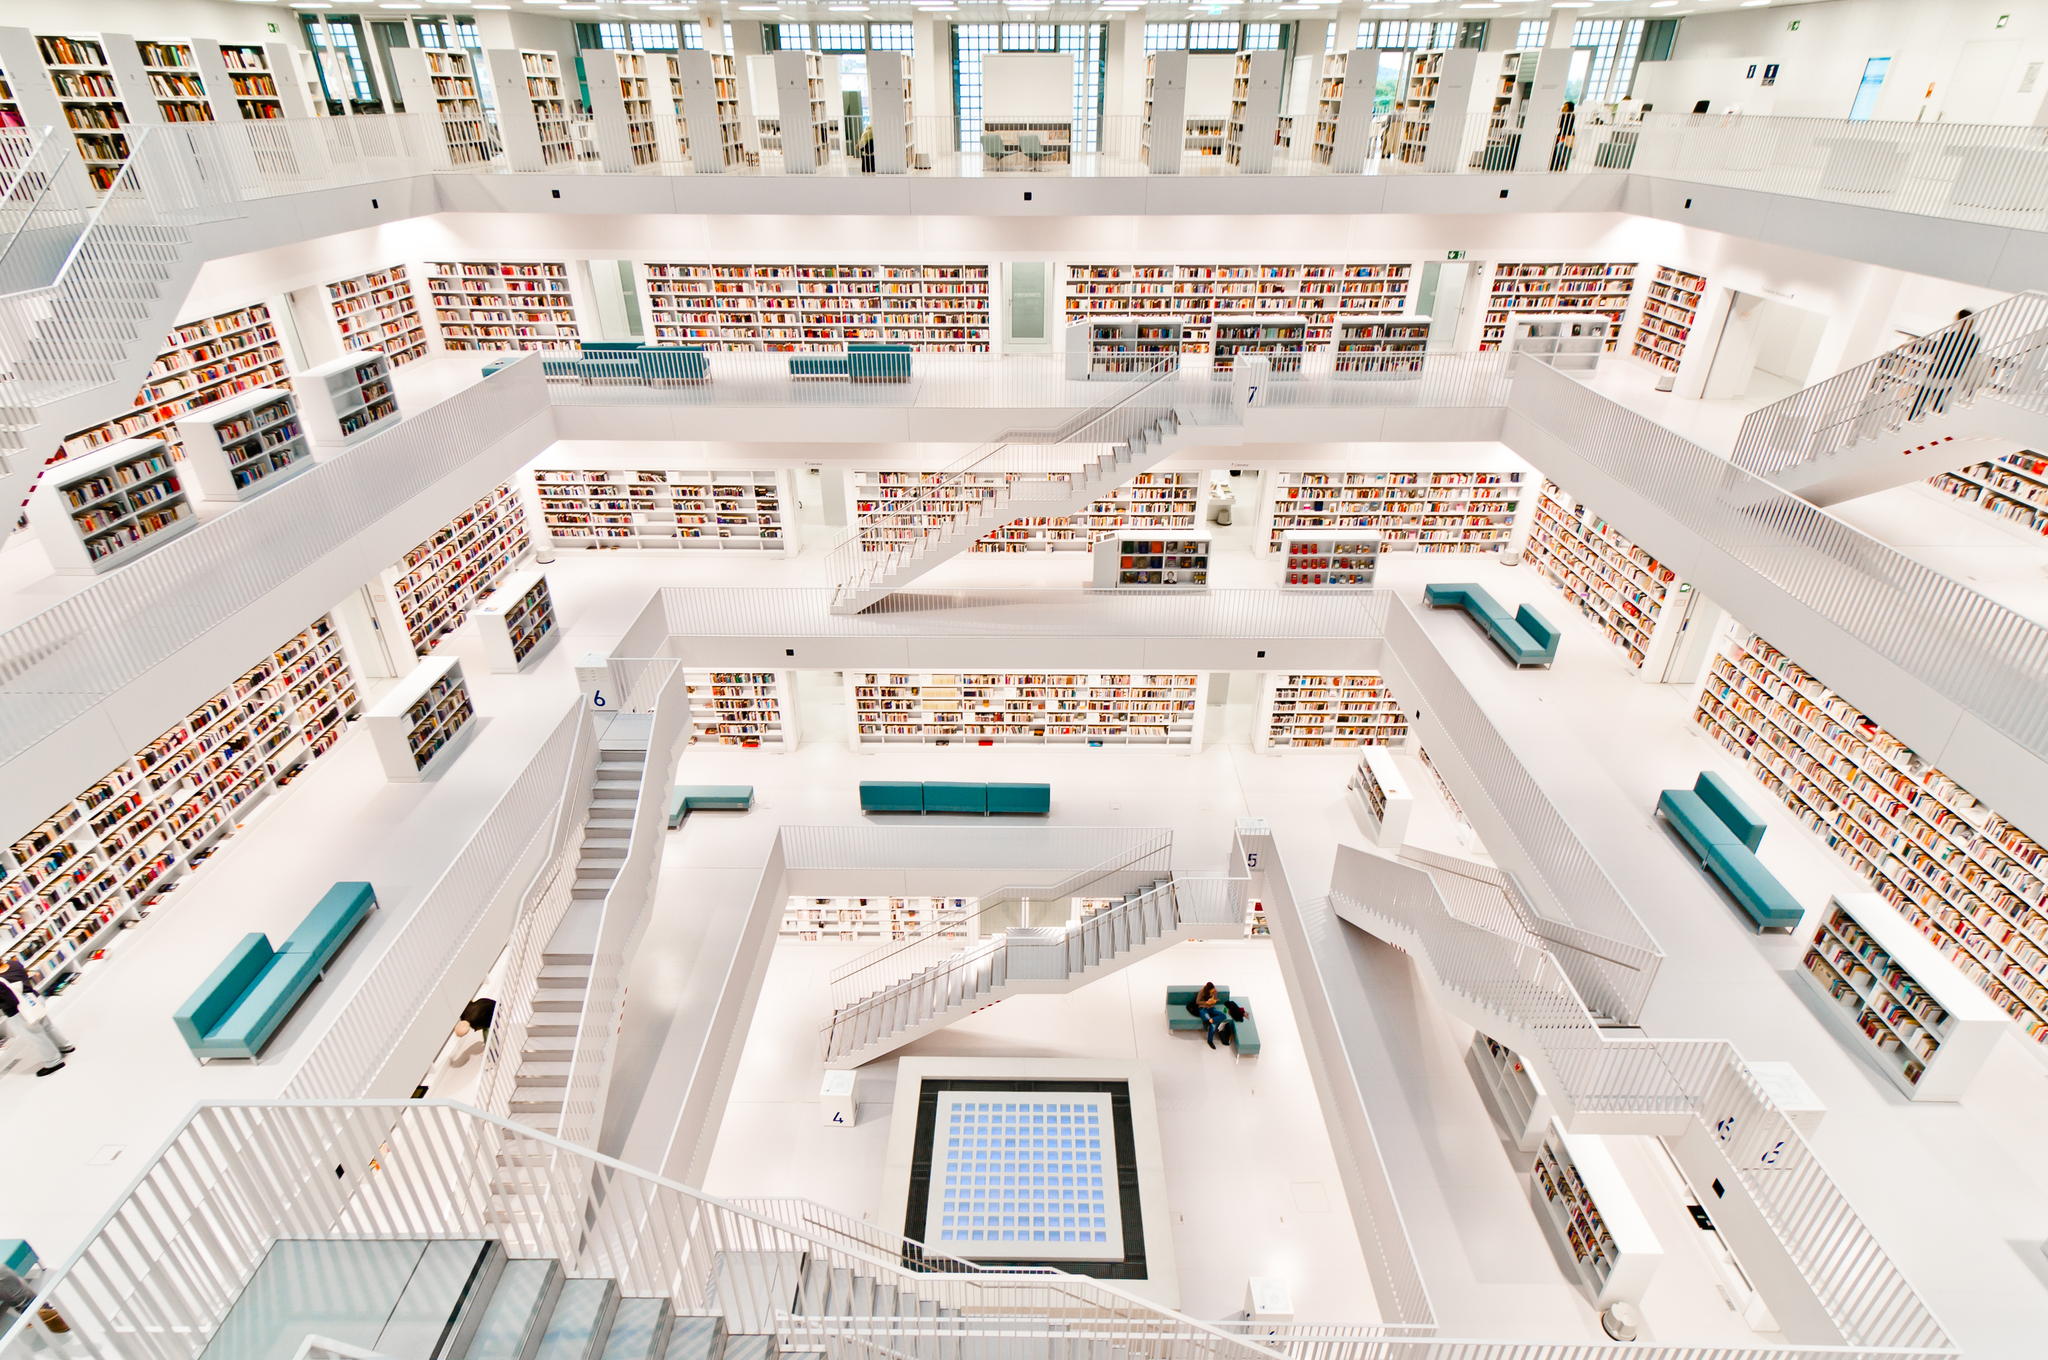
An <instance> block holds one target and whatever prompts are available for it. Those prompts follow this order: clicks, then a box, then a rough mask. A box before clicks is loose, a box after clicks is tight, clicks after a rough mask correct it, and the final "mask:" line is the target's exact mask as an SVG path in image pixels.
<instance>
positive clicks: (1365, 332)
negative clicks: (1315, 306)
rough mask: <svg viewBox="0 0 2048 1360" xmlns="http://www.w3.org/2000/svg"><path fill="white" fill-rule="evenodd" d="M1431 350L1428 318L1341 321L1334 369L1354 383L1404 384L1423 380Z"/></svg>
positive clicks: (1332, 365)
mask: <svg viewBox="0 0 2048 1360" xmlns="http://www.w3.org/2000/svg"><path fill="white" fill-rule="evenodd" d="M1428 349H1429V318H1428V317H1426V316H1410V317H1405V318H1403V319H1402V320H1399V321H1384V320H1377V319H1370V318H1365V317H1355V316H1346V317H1339V318H1338V319H1337V338H1336V342H1335V344H1334V346H1333V349H1332V358H1331V369H1332V371H1333V372H1335V373H1336V375H1337V376H1338V377H1340V378H1348V379H1350V380H1352V381H1354V382H1358V381H1377V382H1404V381H1407V380H1409V379H1414V378H1420V377H1421V376H1422V368H1423V364H1424V362H1425V360H1426V359H1427V357H1428Z"/></svg>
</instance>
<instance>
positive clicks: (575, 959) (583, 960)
mask: <svg viewBox="0 0 2048 1360" xmlns="http://www.w3.org/2000/svg"><path fill="white" fill-rule="evenodd" d="M540 961H541V962H542V963H543V964H545V965H547V966H549V967H553V966H554V965H555V964H571V963H574V964H580V965H582V966H583V967H584V968H586V969H587V968H589V967H590V965H591V963H592V962H593V956H591V955H589V954H576V953H564V952H562V951H559V950H554V949H550V950H547V951H545V952H544V953H542V954H541V956H540Z"/></svg>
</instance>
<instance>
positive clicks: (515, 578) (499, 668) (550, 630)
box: [476, 571, 560, 675]
mask: <svg viewBox="0 0 2048 1360" xmlns="http://www.w3.org/2000/svg"><path fill="white" fill-rule="evenodd" d="M558 622H559V620H558V619H557V618H556V617H555V597H554V595H553V594H552V593H551V592H550V591H549V590H548V578H547V577H545V576H543V575H542V574H541V573H540V572H538V571H515V572H513V573H512V574H511V575H510V576H507V577H506V578H505V580H504V582H503V583H502V584H501V585H499V587H498V588H497V589H496V590H494V591H492V592H491V594H490V597H489V598H488V599H486V600H484V601H483V603H481V604H479V605H478V606H477V607H476V627H477V634H478V636H479V637H481V638H482V639H483V647H484V658H485V661H486V662H487V663H488V664H489V666H490V668H491V671H492V673H494V674H497V675H517V674H518V673H519V672H520V671H522V670H524V669H526V664H527V662H529V661H532V660H534V659H535V658H536V657H538V656H540V654H541V653H542V652H545V651H546V650H547V649H548V648H549V647H552V646H553V645H554V643H555V639H556V638H557V637H558V636H560V629H559V628H557V627H556V625H557V623H558Z"/></svg>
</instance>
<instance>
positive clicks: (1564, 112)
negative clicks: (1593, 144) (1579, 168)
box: [1550, 99, 1579, 170]
mask: <svg viewBox="0 0 2048 1360" xmlns="http://www.w3.org/2000/svg"><path fill="white" fill-rule="evenodd" d="M1578 126H1579V115H1578V105H1576V104H1574V103H1573V102H1572V101H1571V100H1569V99H1567V100H1565V101H1564V107H1563V108H1562V109H1560V110H1558V114H1557V144H1556V145H1555V146H1553V147H1551V149H1550V168H1551V169H1552V170H1569V169H1571V167H1572V148H1573V147H1574V146H1577V145H1578V142H1579V137H1578Z"/></svg>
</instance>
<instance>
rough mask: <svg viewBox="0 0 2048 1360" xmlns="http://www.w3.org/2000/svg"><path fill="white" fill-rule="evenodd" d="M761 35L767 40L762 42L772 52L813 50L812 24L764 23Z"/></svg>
mask: <svg viewBox="0 0 2048 1360" xmlns="http://www.w3.org/2000/svg"><path fill="white" fill-rule="evenodd" d="M761 29H762V34H761V36H762V37H763V38H765V39H767V41H765V42H763V43H762V44H761V46H762V47H764V48H766V49H767V50H768V51H770V52H808V51H810V50H811V26H810V25H809V24H763V25H761Z"/></svg>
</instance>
